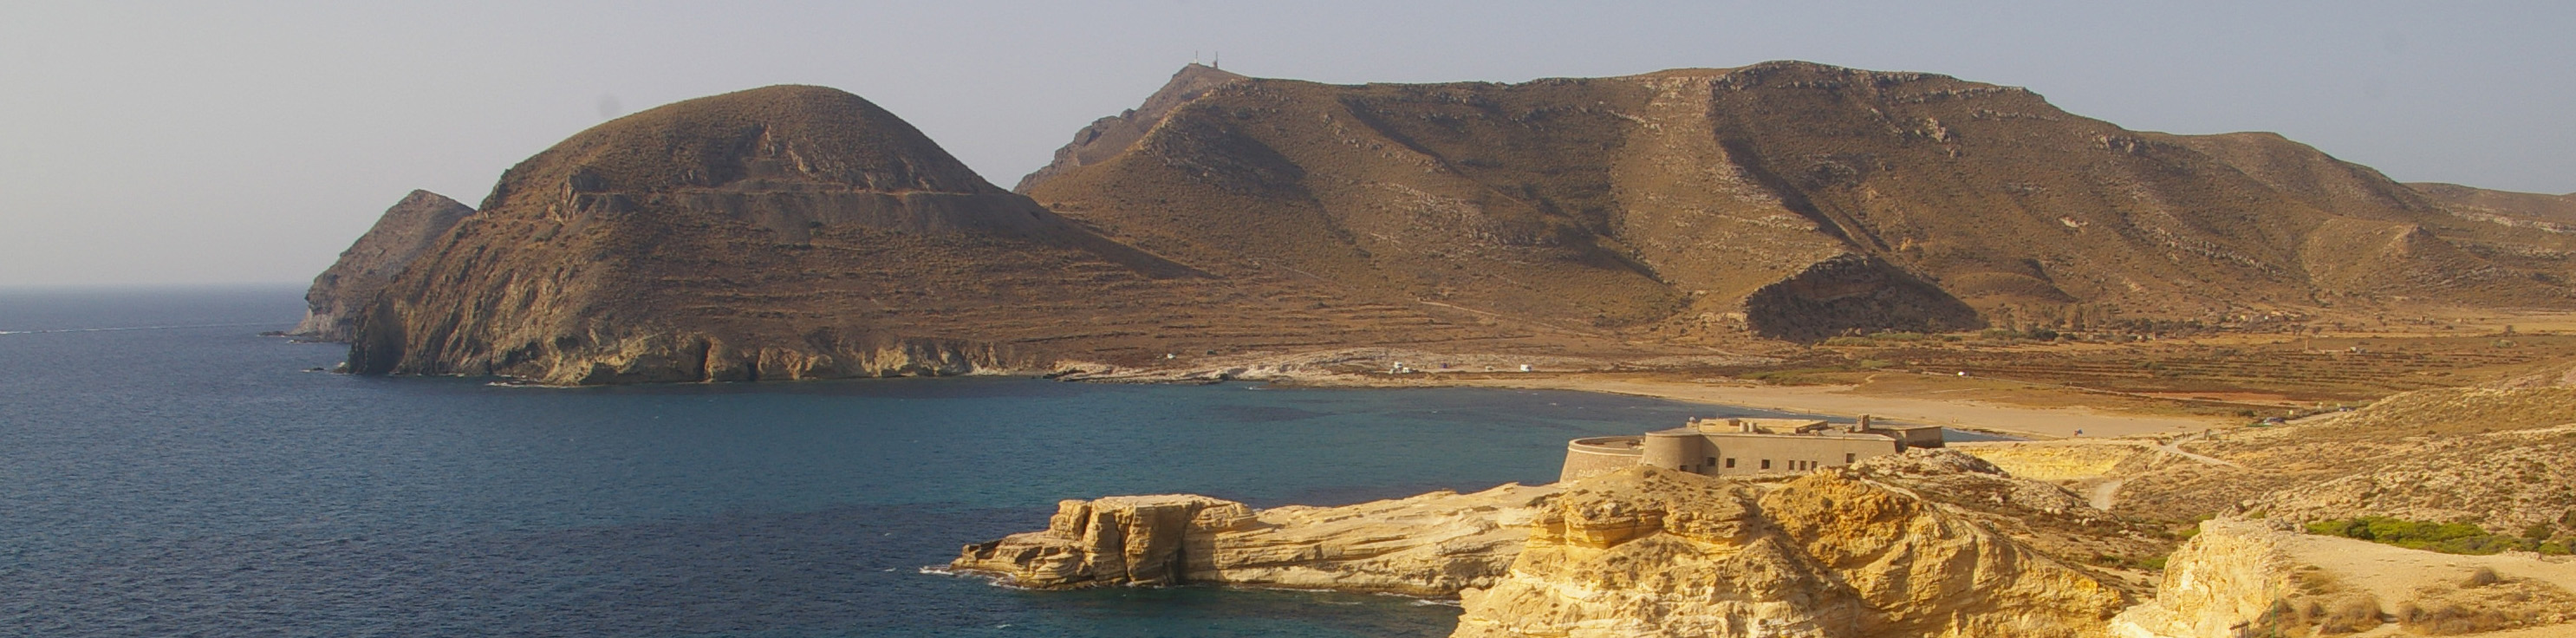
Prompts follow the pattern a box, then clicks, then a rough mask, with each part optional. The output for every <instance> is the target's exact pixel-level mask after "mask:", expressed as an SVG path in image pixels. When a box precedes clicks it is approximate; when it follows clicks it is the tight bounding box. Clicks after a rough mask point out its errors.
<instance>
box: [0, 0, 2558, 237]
mask: <svg viewBox="0 0 2576 638" xmlns="http://www.w3.org/2000/svg"><path fill="white" fill-rule="evenodd" d="M2571 33H2576V3H2568V2H2520V3H2507V2H2440V3H2434V2H2154V3H2090V2H2063V1H2055V2H2024V3H1993V2H1905V3H1892V2H1891V3H1866V2H1845V3H1837V2H1781V1H1778V0H1771V1H1765V2H1716V1H1706V2H1633V3H1618V2H1588V3H1573V2H1565V3H1542V2H1513V1H1508V0H1488V1H1481V2H1407V1H1403V0H1373V1H1344V0H1302V1H1298V2H1275V1H1274V2H1213V1H1209V0H1139V1H1135V2H1063V1H1057V2H1036V1H1029V2H1002V1H974V0H940V1H936V2H929V1H920V0H914V1H910V2H812V3H802V2H727V3H706V2H688V3H681V2H671V3H655V2H619V3H582V2H493V3H477V2H438V3H419V2H411V3H384V4H376V3H366V2H331V3H314V4H294V3H285V2H268V3H257V4H221V3H212V2H207V3H188V4H179V3H167V4H157V3H156V4H141V3H123V2H95V1H93V2H61V3H56V2H41V1H28V0H9V1H8V2H6V3H0V286H67V285H168V284H202V283H250V282H293V281H306V280H310V279H311V277H312V276H313V275H314V274H315V273H318V272H320V271H321V270H322V269H323V268H324V267H327V266H329V265H330V263H331V261H332V260H333V259H335V258H336V257H337V255H338V254H339V252H340V251H341V250H342V249H345V248H346V247H347V246H348V244H349V242H350V241H352V240H354V239H356V238H357V236H358V235H359V234H360V233H363V232H365V231H366V229H367V227H368V226H369V225H370V224H372V223H374V221H375V218H376V216H377V215H378V214H380V213H382V212H383V210H384V208H385V207H387V206H390V205H392V204H393V203H394V202H395V201H397V200H399V199H401V198H402V197H403V195H404V194H406V193H408V192H410V191H411V190H412V189H415V188H420V189H427V190H430V191H432V192H437V193H440V194H444V195H447V196H449V197H453V198H455V199H457V200H458V201H463V202H465V203H467V204H469V205H471V204H476V203H479V202H480V201H481V200H482V198H483V196H484V195H485V194H487V193H488V192H489V191H490V190H491V186H492V183H493V181H495V180H496V179H498V178H499V177H500V174H501V172H502V171H503V170H505V169H508V168H509V167H510V165H512V164H513V163H516V162H518V161H519V160H522V159H525V158H527V157H528V156H530V155H533V154H535V153H536V152H538V151H541V150H544V149H545V148H546V147H547V146H550V145H552V144H554V143H555V142H557V141H559V140H561V139H563V138H564V137H567V136H570V135H572V134H573V133H576V132H579V131H580V130H582V129H584V128H587V127H589V126H592V125H596V124H598V123H600V122H602V121H605V120H606V119H608V118H611V117H614V116H617V115H621V114H625V113H630V112H633V111H636V110H641V109H645V108H650V107H652V106H655V105H659V104H664V103H668V102H672V101H677V100H682V99H687V98H691V97H697V96H703V95H711V94H715V93H722V92H727V91H733V90H739V89H746V88H752V87H758V86H765V85H771V84H786V83H795V84H817V85H823V86H830V87H835V88H840V89H843V90H847V91H850V92H853V93H857V94H859V95H861V96H864V97H866V98H868V99H869V100H871V101H874V102H876V103H877V104H879V105H881V106H884V107H886V108H887V109H888V110H891V111H893V112H894V113H895V114H896V115H899V116H901V117H903V118H904V119H905V120H907V121H909V122H911V123H912V124H913V125H914V126H916V127H918V128H920V129H921V130H922V131H923V132H924V133H927V134H929V136H930V137H931V139H933V140H936V141H938V142H939V143H940V144H941V145H942V146H944V147H946V148H947V149H948V150H949V152H950V153H952V154H955V155H956V156H957V157H958V158H959V159H962V160H964V161H965V162H966V163H967V164H968V165H969V166H972V167H974V168H975V170H977V171H978V172H981V173H982V174H983V175H984V177H985V179H987V180H990V181H992V182H994V183H996V184H1001V185H1003V186H1006V187H1007V186H1008V185H1010V184H1012V183H1014V182H1016V181H1018V179H1019V177H1020V176H1021V175H1022V174H1025V173H1027V172H1029V171H1031V170H1035V169H1036V168H1038V167H1039V166H1041V165H1044V164H1045V163H1046V162H1047V160H1048V159H1049V158H1050V157H1051V155H1052V153H1053V151H1054V149H1055V148H1056V147H1058V146H1061V145H1063V144H1064V143H1065V142H1066V141H1068V140H1069V139H1071V137H1072V135H1073V133H1074V131H1076V130H1078V129H1080V128H1081V127H1082V126H1083V125H1085V124H1087V123H1089V122H1090V121H1091V120H1093V119H1096V118H1099V117H1102V116H1105V115H1113V114H1116V113H1117V112H1118V111H1119V110H1121V109H1125V108H1129V107H1133V106H1135V105H1136V104H1137V103H1138V102H1141V101H1143V100H1144V98H1145V96H1146V95H1148V94H1150V93H1152V92H1153V90H1154V89H1155V88H1156V87H1159V86H1160V85H1161V84H1162V83H1163V81H1164V80H1166V79H1168V78H1169V77H1170V75H1171V74H1172V72H1174V71H1177V70H1179V68H1180V67H1181V66H1182V65H1183V64H1186V63H1188V62H1189V61H1191V60H1192V59H1193V56H1197V57H1198V58H1199V59H1203V60H1215V59H1217V58H1218V56H1222V61H1223V64H1224V67H1225V68H1226V69H1227V70H1230V71H1235V72H1239V73H1244V74H1247V75H1253V76H1260V77H1277V78H1296V79H1304V80H1314V81H1320V82H1332V83H1362V82H1443V81H1467V80H1480V81H1498V82H1518V81H1525V80H1530V79H1535V78H1543V77H1584V76H1608V75H1626V74H1632V73H1642V72H1647V71H1654V70H1659V69H1667V68H1679V67H1727V66H1740V65H1744V64H1750V63H1755V62H1761V61H1765V60H1785V59H1794V60H1808V61H1814V62H1823V63H1828V64H1837V65H1843V66H1851V67H1859V68H1867V69H1878V70H1905V71H1929V72H1934V73H1942V74H1947V75H1951V76H1956V77H1960V78H1963V79H1968V80H1974V81H1980V82H1990V83H1995V84H2005V85H2013V86H2022V87H2027V88H2029V89H2031V90H2033V91H2037V92H2038V93H2040V94H2042V95H2045V96H2047V98H2048V99H2049V101H2050V102H2052V103H2054V104H2056V105H2057V106H2059V107H2061V108H2064V109H2066V110H2068V111H2071V112H2074V113H2076V114H2079V115H2085V116H2089V117H2094V118H2098V119H2103V120H2107V121H2110V122H2113V123H2116V124H2119V125H2122V126H2125V127H2128V128H2131V129H2137V130H2154V131H2166V132H2173V133H2220V132H2230V131H2274V132H2278V133H2281V134H2283V135H2287V136H2289V137H2290V138H2291V139H2295V140H2299V141H2301V142H2305V143H2308V144H2310V145H2312V146H2315V147H2317V148H2319V149H2321V150H2324V151H2325V152H2327V153H2330V154H2333V155H2335V156H2336V157H2340V158H2343V159H2345V160H2349V161H2354V162H2359V163H2362V164H2366V165H2369V166H2372V167H2375V168H2378V169H2380V170H2381V171H2382V172H2384V173H2387V174H2388V175H2389V176H2390V177H2394V178H2396V179H2399V180H2402V181H2442V182H2455V183H2462V184H2469V185H2472V186H2480V187H2486V188H2497V189H2505V190H2517V191H2529V192H2545V193H2567V192H2571V191H2576V81H2571V80H2576V37H2568V34H2571Z"/></svg>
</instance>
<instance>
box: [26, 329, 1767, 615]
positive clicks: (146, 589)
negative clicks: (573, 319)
mask: <svg viewBox="0 0 2576 638" xmlns="http://www.w3.org/2000/svg"><path fill="white" fill-rule="evenodd" d="M301 292H302V290H301V289H300V287H294V286H282V285H272V286H228V287H190V288H96V289H60V288H34V289H0V636H41V637H48V638H55V637H79V636H154V637H159V636H278V637H298V636H312V637H358V636H388V637H390V636H405V637H410V636H617V637H636V638H647V637H674V638H677V637H716V636H735V637H745V638H751V637H759V638H803V637H823V636H978V637H981V636H993V637H1000V636H1069V637H1092V636H1098V637H1121V638H1126V637H1150V636H1173V637H1201V636H1208V637H1217V636H1223V637H1256V636H1257V637H1281V638H1287V637H1327V636H1330V637H1340V636H1383V637H1416V636H1445V635H1447V634H1448V633H1449V631H1450V629H1451V628H1452V627H1453V625H1454V624H1455V622H1456V619H1457V616H1458V614H1459V609H1458V608H1457V607H1456V606H1455V604H1454V603H1449V602H1444V601H1434V600H1417V599H1412V598H1403V597H1394V596H1377V595H1358V594H1338V593H1321V592H1293V591H1271V590H1256V589H1233V588H1223V587H1204V586H1188V587H1173V588H1129V587H1118V588H1103V589H1093V590H1084V591H1069V592H1045V591H1026V590H1019V589H1011V588H1006V587H1000V586H996V585H994V584H992V583H990V582H987V581H986V580H984V579H980V578H973V577H963V576H955V575H947V574H942V573H938V570H936V569H935V567H936V566H939V565H943V564H945V563H946V562H947V561H948V560H949V559H950V558H952V557H954V556H955V555H956V554H957V552H958V549H959V547H960V546H961V545H964V544H968V543H975V542H981V541H985V540H990V539H993V538H998V537H1000V536H1003V535H1006V534H1010V533H1013V532H1020V531H1028V530H1035V529H1040V528H1043V527H1045V525H1046V519H1047V515H1048V514H1050V513H1052V512H1053V511H1054V508H1055V503H1056V502H1057V501H1058V500H1060V499H1068V498H1091V497H1097V496H1105V495H1113V494H1155V493H1197V494H1207V495H1211V496H1217V497H1222V498H1228V499H1235V500H1240V501H1244V502H1247V503H1250V504H1253V505H1255V506H1275V505H1283V504H1313V505H1339V504H1348V503H1357V502H1364V501H1369V500H1374V499H1381V498H1393V497H1400V496H1407V495H1412V494H1417V493H1421V492H1425V491H1430V490H1437V489H1451V490H1460V491H1473V490H1481V489H1485V488H1489V487H1493V486H1495V485H1499V484H1502V483H1507V482H1521V483H1544V482H1547V481H1550V480H1553V478H1554V477H1555V474H1556V470H1557V465H1558V463H1559V461H1560V460H1562V458H1563V450H1564V444H1565V441H1566V440H1567V439H1571V438H1577V437H1584V436H1599V435H1608V434H1625V433H1634V432H1638V431H1642V430H1646V429H1653V428H1663V427H1670V426H1673V425H1676V424H1678V423H1680V422H1681V421H1682V420H1683V419H1686V418H1688V417H1693V416H1782V415H1781V414H1779V413H1773V412H1764V411H1759V410H1750V409H1738V408H1727V407H1723V406H1708V405H1693V404H1683V403H1676V402H1669V401H1661V400H1655V399H1647V398H1637V397H1626V396H1615V395H1601V394H1586V393H1577V392H1563V391H1523V390H1503V389H1466V388H1449V389H1394V390H1388V389H1373V390H1350V389H1300V388H1283V387H1276V386H1269V385H1260V384H1245V383H1229V384H1218V385H1108V384H1086V383H1061V382H1054V381H1046V380H1039V379H1026V378H990V377H984V378H946V379H883V380H852V381H824V382H801V383H756V384H714V385H707V384H688V385H654V386H631V387H608V388H537V387H523V386H507V385H500V384H495V383H492V381H493V380H492V379H473V378H385V377H364V376H352V375H345V374H334V373H330V372H327V371H325V370H327V369H328V368H330V367H331V366H333V365H335V364H337V363H339V362H340V360H341V359H342V357H343V355H344V354H345V348H344V347H342V346H338V345H333V344H312V343H297V342H293V341H290V340H287V339H282V338H277V337H267V336H261V335H260V333H261V332H263V331H273V330H283V329H287V328H289V327H291V326H292V325H293V324H294V323H295V322H296V320H297V319H298V318H299V316H300V315H301V312H302V310H301V309H302V300H301V298H300V295H301Z"/></svg>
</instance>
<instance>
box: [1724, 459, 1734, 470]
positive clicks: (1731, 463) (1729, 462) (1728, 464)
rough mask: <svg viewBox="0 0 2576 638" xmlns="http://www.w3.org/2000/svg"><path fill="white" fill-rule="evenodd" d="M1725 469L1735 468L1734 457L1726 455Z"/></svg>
mask: <svg viewBox="0 0 2576 638" xmlns="http://www.w3.org/2000/svg"><path fill="white" fill-rule="evenodd" d="M1726 469H1730V470H1732V469H1735V457H1732V456H1730V457H1726Z"/></svg>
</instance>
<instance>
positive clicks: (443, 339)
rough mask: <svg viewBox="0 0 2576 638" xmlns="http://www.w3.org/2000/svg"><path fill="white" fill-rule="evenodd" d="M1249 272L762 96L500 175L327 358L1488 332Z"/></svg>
mask: <svg viewBox="0 0 2576 638" xmlns="http://www.w3.org/2000/svg"><path fill="white" fill-rule="evenodd" d="M1246 281H1250V282H1252V283H1256V284H1257V283H1258V282H1259V280H1258V278H1245V277H1230V278H1220V277H1215V276H1211V275H1210V274H1208V273H1206V272H1203V271H1200V270H1198V269H1196V268H1193V267H1191V266H1188V265H1185V264H1180V263H1175V262H1173V261H1170V260H1167V259H1164V258H1161V257H1157V256H1155V255H1152V254H1148V253H1146V252H1143V251H1139V250H1136V249H1134V248H1130V247H1128V246H1126V245H1122V244H1120V243H1117V242H1114V241H1110V240H1107V239H1104V238H1102V237H1100V236H1098V235H1096V234H1094V233H1092V232H1090V231H1087V230H1084V229H1083V228H1081V227H1079V226H1077V225H1075V224H1072V223H1068V222H1067V221H1066V220H1065V219H1064V218H1062V217H1059V216H1057V215H1056V214H1054V213H1052V212H1049V211H1048V210H1046V209H1045V208H1042V207H1040V206H1038V205H1037V204H1036V203H1034V202H1031V201H1029V199H1028V198H1026V197H1022V196H1020V195H1016V194H1013V193H1010V192H1008V191H1004V190H1002V189H1000V188H997V187H995V186H993V185H991V184H989V183H987V182H985V181H984V180H983V179H982V178H981V177H978V176H977V175H975V174H974V173H973V172H972V171H970V170H968V169H967V168H966V167H965V166H964V165H962V164H959V163H958V162H957V161H956V160H955V159H954V158H952V157H950V156H949V155H948V153H947V152H945V151H943V150H941V149H940V148H939V147H938V146H937V145H936V144H933V143H932V142H931V141H930V140H929V139H928V138H925V137H923V136H922V135H921V133H920V132H919V131H917V130H915V129H913V128H912V127H911V126H910V125H908V124H905V123H904V122H903V121H902V120H900V119H897V118H896V117H895V116H894V115H892V114H890V113H887V112H885V111H884V110H882V109H879V108H878V107H877V106H876V105H874V104H870V103H869V102H867V101H866V100H863V99H860V98H859V97H858V96H854V95H850V94H848V93H844V92H841V91H837V90H833V89H827V88H820V87H805V86H776V87H768V88H762V89H754V90H749V91H742V92H738V93H729V94H725V95H719V96H714V97H708V98H700V99H696V100H690V101H686V102H680V103H677V104H672V105H668V106H663V107H660V108H656V109H652V110H649V111H645V112H641V113H637V114H634V115H631V116H627V117H624V118H620V119H617V120H615V121H611V122H609V123H606V124H602V125H600V126H598V127H596V128H593V129H591V130H589V131H584V132H583V133H581V134H579V135H575V136H573V137H572V138H571V139H567V140H565V141H564V142H562V143H560V144H558V145H556V146H555V147H554V148H551V149H548V150H546V151H545V152H543V153H539V154H538V155H537V156H535V157H532V158H530V159H528V160H527V161H525V162H522V163H520V164H519V165H518V166H517V167H515V168H512V169H511V170H510V171H509V172H508V173H507V174H505V175H503V177H502V179H501V182H500V184H499V185H498V186H496V187H495V188H494V190H493V193H492V195H491V197H490V198H489V199H487V200H486V201H485V202H484V204H483V207H482V210H481V211H480V212H479V213H477V214H475V215H473V216H471V217H469V218H467V219H466V220H465V221H464V222H463V223H461V224H460V225H458V227H457V228H456V229H455V230H454V231H453V232H452V233H449V234H448V235H446V236H445V237H444V238H443V239H442V240H441V242H440V244H439V245H438V246H436V247H435V248H434V249H432V250H430V251H429V252H427V253H424V254H423V255H422V256H421V257H420V258H419V259H418V260H417V261H416V262H414V263H413V264H412V265H411V267H410V268H408V269H407V270H405V271H404V272H403V273H402V275H401V276H400V277H398V278H397V279H396V280H395V281H394V282H393V283H392V284H391V285H390V286H389V287H388V288H387V290H386V291H385V292H384V293H383V294H382V295H380V296H378V297H376V298H375V301H374V303H373V304H372V306H371V307H370V308H369V309H368V310H367V312H366V313H365V314H364V316H363V317H362V318H361V320H360V321H359V323H358V327H357V331H356V335H355V339H354V343H353V346H352V349H351V352H350V359H349V367H350V368H351V369H352V370H353V371H356V372H360V373H370V374H384V373H394V374H472V375H480V374H496V375H506V376H513V377H519V378H523V379H529V380H534V381H540V382H546V383H562V384H593V383H622V382H657V381H702V380H756V379H805V378H829V377H852V376H881V375H908V374H967V373H974V372H991V371H1004V372H1043V371H1046V370H1049V369H1051V367H1052V366H1054V365H1055V364H1056V361H1058V360H1059V358H1071V359H1074V360H1081V361H1111V362H1118V363H1144V362H1146V361H1148V360H1151V359H1161V358H1162V357H1163V355H1165V354H1170V353H1191V354H1197V353H1199V352H1203V351H1207V350H1211V349H1215V348H1218V347H1226V348H1241V347H1251V346H1270V347H1322V346H1331V345H1339V344H1345V343H1387V342H1393V343H1423V342H1439V341H1441V340H1456V339H1464V338H1476V337H1484V336H1491V335H1505V336H1508V333H1506V332H1505V331H1504V330H1503V329H1479V328H1477V327H1475V326H1473V325H1472V324H1468V325H1460V324H1458V323H1456V322H1451V321H1446V320H1442V319H1438V318H1434V317H1432V316H1430V315H1427V314H1425V313H1424V312H1422V311H1421V310H1420V309H1418V308H1416V307H1410V306H1403V307H1399V306H1387V305H1371V304H1367V303H1353V302H1345V301H1344V300H1342V299H1340V298H1338V297H1335V296H1333V295H1332V294H1330V293H1329V292H1306V293H1296V292H1285V293H1280V292H1271V291H1275V290H1279V289H1281V288H1283V287H1279V286H1272V287H1268V288H1247V287H1246V283H1245V282H1246ZM1175 356H1177V355H1175Z"/></svg>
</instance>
